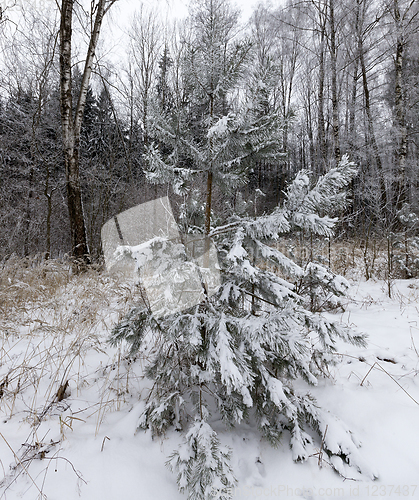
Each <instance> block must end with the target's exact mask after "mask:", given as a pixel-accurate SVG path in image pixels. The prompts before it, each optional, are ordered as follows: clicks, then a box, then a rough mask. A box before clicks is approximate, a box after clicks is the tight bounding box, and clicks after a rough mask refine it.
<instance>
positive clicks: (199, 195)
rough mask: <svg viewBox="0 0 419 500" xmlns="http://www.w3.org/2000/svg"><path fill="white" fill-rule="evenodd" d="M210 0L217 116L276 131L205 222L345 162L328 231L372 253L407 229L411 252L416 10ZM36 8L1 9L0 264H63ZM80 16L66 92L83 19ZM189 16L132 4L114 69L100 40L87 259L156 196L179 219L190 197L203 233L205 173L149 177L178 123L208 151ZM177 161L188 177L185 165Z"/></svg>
mask: <svg viewBox="0 0 419 500" xmlns="http://www.w3.org/2000/svg"><path fill="white" fill-rule="evenodd" d="M204 3H205V5H208V6H209V7H208V8H209V9H210V10H209V12H210V14H211V12H216V13H217V16H218V17H217V26H220V30H221V32H220V37H219V45H220V44H221V45H220V46H218V47H217V50H218V49H220V47H221V49H222V48H223V47H224V48H225V50H224V52H223V51H221V52H218V54H220V53H221V54H224V56H222V57H218V60H217V64H218V66H217V68H218V69H217V71H222V74H223V75H234V78H231V79H230V80H229V82H228V85H227V84H226V86H225V91H224V92H221V93H219V94H218V95H217V99H216V101H214V102H215V103H216V106H215V108H214V109H211V117H212V118H213V117H216V118H217V119H218V120H222V118H223V117H226V120H227V121H226V123H227V122H228V120H229V119H230V118H229V117H234V116H237V115H238V114H240V113H242V112H243V109H244V107H245V106H247V107H248V108H249V109H250V106H249V102H253V103H257V105H254V106H253V107H252V109H253V116H252V120H255V109H256V110H257V116H256V118H257V119H263V117H268V116H269V117H275V120H276V122H277V124H278V125H279V126H280V141H279V144H280V147H279V149H278V148H277V150H276V151H275V154H265V155H264V156H263V157H261V156H260V155H258V154H255V148H254V145H253V149H252V152H251V153H250V154H249V155H248V157H246V161H245V162H243V168H242V169H241V171H240V172H235V174H237V176H238V177H237V178H238V181H237V182H235V183H233V182H231V183H230V184H229V185H228V187H227V188H224V189H223V188H222V186H221V187H218V186H215V187H214V192H213V194H212V196H213V203H212V211H213V217H214V219H217V220H218V221H219V222H222V221H223V217H224V215H223V214H224V213H225V212H226V210H227V209H226V207H227V206H228V211H229V213H231V211H236V212H238V213H239V212H240V213H248V214H250V215H261V214H263V213H267V212H269V211H271V210H272V209H273V208H274V207H275V206H276V205H277V204H278V203H281V201H282V200H283V196H284V195H283V192H284V189H285V186H286V184H287V181H288V180H290V179H292V178H294V177H295V174H296V172H298V171H300V170H301V169H306V170H309V171H311V172H312V173H313V174H314V175H313V179H314V181H315V179H316V176H320V175H322V174H324V173H325V172H327V171H328V170H329V169H330V168H331V167H333V166H335V165H336V164H337V162H338V161H339V160H340V159H341V158H342V156H343V155H345V154H347V155H349V159H350V160H351V161H354V162H355V163H356V164H357V165H358V167H359V173H358V176H357V177H356V178H355V180H354V181H353V183H352V185H351V197H352V200H353V203H352V205H351V208H350V210H349V211H347V212H345V213H344V214H341V215H342V216H343V220H344V222H343V224H342V226H341V229H340V231H339V232H338V235H337V236H339V237H348V238H354V237H357V238H360V239H361V240H363V241H364V243H363V244H364V245H366V244H367V242H368V241H370V240H372V239H373V238H374V237H380V238H382V237H383V236H384V237H387V239H389V240H390V239H392V238H393V239H394V238H395V236H394V235H396V234H402V235H403V238H404V239H403V241H404V244H405V245H407V244H409V245H410V244H413V243H414V241H415V238H414V237H415V236H416V231H417V221H418V218H417V216H416V215H415V214H419V196H418V194H419V175H418V167H419V163H418V162H419V150H418V145H419V142H418V141H419V120H418V118H419V50H418V49H419V15H418V13H419V5H418V3H417V2H415V1H414V0H298V1H297V0H289V1H287V2H286V4H285V5H281V6H280V7H277V6H275V3H269V4H268V3H265V4H262V3H261V4H260V5H258V7H257V8H256V9H255V10H254V12H253V14H252V16H251V18H250V19H249V22H248V23H247V24H246V25H245V26H243V25H240V24H239V22H238V19H239V13H238V11H236V9H235V8H234V6H232V5H230V4H229V2H228V1H227V0H207V1H206V2H204ZM36 7H37V6H36V4H35V3H34V4H33V5H32V7H31V3H30V2H28V4H27V5H26V6H25V7H24V8H21V9H20V12H21V15H20V18H19V23H18V24H16V22H15V20H14V17H13V15H12V11H11V10H7V9H5V8H3V10H2V12H1V24H0V30H1V31H0V44H1V64H2V67H1V73H0V227H1V231H0V256H1V257H3V258H4V257H8V256H10V255H11V254H16V255H19V256H29V255H34V254H43V255H44V256H45V257H47V258H48V257H58V256H63V255H65V254H71V253H72V243H71V238H70V225H69V214H68V207H67V194H66V172H65V168H64V155H63V145H62V121H61V113H60V61H59V55H60V51H59V30H60V12H59V9H58V8H57V7H56V6H55V4H53V3H51V5H49V6H48V5H45V8H44V9H37V8H36ZM47 7H48V8H47ZM201 8H202V7H201ZM75 9H76V11H77V16H76V17H75V21H74V23H75V25H74V30H75V32H76V37H75V40H76V42H75V49H74V51H73V61H74V62H73V67H72V79H73V92H74V94H75V95H76V94H77V92H78V88H79V87H80V85H81V81H82V73H83V61H82V59H83V47H84V46H85V44H86V40H87V43H88V40H89V36H90V35H89V34H90V26H91V21H92V16H93V14H92V13H90V14H89V13H88V12H85V11H84V9H83V8H82V7H81V6H78V7H77V6H76V5H75ZM194 9H195V14H194ZM220 16H221V17H220ZM196 19H197V17H196V5H195V4H194V3H193V2H192V3H191V15H190V17H189V18H187V19H186V20H184V21H182V22H177V23H171V22H163V21H162V19H160V17H159V14H158V13H157V12H155V11H152V10H147V9H146V8H140V9H139V10H138V12H137V13H136V15H135V16H134V17H133V19H131V20H130V25H129V26H126V27H125V28H124V29H125V34H124V38H123V41H121V42H119V46H118V49H117V54H118V56H117V58H115V55H113V56H112V54H111V53H110V52H108V50H109V49H110V45H111V43H109V37H107V36H106V35H104V36H103V37H102V40H101V42H100V45H99V50H98V52H97V54H96V58H95V64H94V72H93V75H92V80H91V82H90V85H89V88H88V92H87V98H86V105H85V109H84V119H83V124H82V129H81V138H80V157H79V164H80V182H81V191H82V196H83V207H84V219H85V224H86V235H87V241H88V246H89V251H90V254H91V255H92V256H93V257H94V258H99V257H100V254H101V241H100V230H101V227H102V225H103V224H104V223H105V222H106V221H107V220H108V219H109V218H110V217H112V216H113V215H115V214H117V213H119V212H121V211H123V210H125V209H127V208H130V207H132V206H134V205H136V204H139V203H142V202H144V201H147V200H149V199H152V198H155V197H156V196H159V195H162V194H166V193H168V194H169V196H170V197H171V198H172V200H173V201H174V203H173V205H174V207H175V210H176V209H177V207H181V206H184V205H185V203H187V202H188V200H191V199H192V197H193V199H194V200H195V201H194V203H189V217H190V220H193V221H194V222H196V224H197V225H199V224H202V220H203V211H204V210H205V207H204V200H205V189H206V187H207V186H206V180H205V178H204V177H202V176H201V177H199V175H198V176H195V177H194V178H193V180H191V182H190V184H189V186H187V188H186V186H183V185H179V184H177V183H176V182H173V179H172V180H171V179H168V182H167V183H164V182H163V183H162V182H161V180H162V175H160V176H159V184H156V183H153V175H151V174H150V168H149V167H150V151H151V150H152V148H154V149H155V150H156V149H157V150H158V151H159V154H160V155H162V157H164V158H166V159H173V155H174V154H175V152H176V154H178V151H179V150H176V148H174V146H173V137H169V135H170V134H169V133H168V132H167V129H166V132H164V130H163V128H162V125H161V124H162V123H170V124H171V130H174V131H176V130H181V129H182V130H183V129H185V128H187V129H188V131H189V132H190V133H191V135H192V136H193V137H194V141H196V144H198V145H199V144H202V143H203V142H204V141H205V137H200V136H199V134H200V133H201V132H200V131H201V130H202V127H201V124H202V123H203V121H205V119H207V118H206V116H205V113H207V109H208V102H212V100H211V99H212V97H211V95H209V94H205V93H202V92H200V89H199V81H200V80H199V78H198V77H197V75H196V74H195V71H196V68H197V67H198V68H199V64H200V65H201V67H202V68H203V69H202V71H204V69H205V68H208V67H210V65H208V64H207V62H205V61H198V62H197V60H196V58H197V57H199V51H197V50H195V49H196V45H195V43H196V40H197V22H196ZM220 19H221V21H220ZM111 22H112V18H111V20H110V21H109V23H111ZM223 23H224V24H223ZM204 35H205V34H204V33H203V34H202V36H204ZM113 43H114V42H112V44H113ZM113 48H114V47H113ZM80 61H82V62H80ZM220 67H221V70H220ZM238 68H239V70H238ZM236 69H237V71H236ZM210 76H211V75H210ZM74 112H75V109H74ZM159 124H160V125H159ZM233 132H234V131H232V132H231V133H232V134H233ZM174 133H175V132H174ZM182 140H183V139H182ZM260 141H261V144H260V149H262V148H263V144H262V142H263V139H260ZM244 147H245V145H244ZM176 161H177V165H178V166H180V167H181V168H182V169H183V170H187V169H193V168H194V162H195V159H194V157H193V155H192V154H186V153H184V154H183V156H182V157H180V158H179V157H178V158H177V160H176ZM147 172H148V173H147ZM239 174H240V175H239ZM258 190H260V191H258ZM191 207H192V208H191ZM179 210H180V209H179ZM191 210H192V212H193V213H192V212H191ZM177 215H179V213H178V214H177ZM408 238H409V243H408ZM392 241H393V240H392ZM406 264H407V262H406ZM407 267H408V266H406V273H407V275H408V270H407ZM409 272H410V271H409Z"/></svg>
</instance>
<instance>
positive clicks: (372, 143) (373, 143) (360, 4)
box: [356, 0, 388, 215]
mask: <svg viewBox="0 0 419 500" xmlns="http://www.w3.org/2000/svg"><path fill="white" fill-rule="evenodd" d="M365 7H366V5H365V0H357V12H356V29H357V37H358V60H359V65H360V67H361V76H362V88H363V91H364V109H365V114H366V118H367V132H368V135H367V146H368V149H372V153H373V157H374V161H375V166H376V168H377V174H378V180H379V185H380V210H381V214H382V215H384V214H385V211H386V210H387V209H388V206H387V192H386V185H385V181H384V173H383V166H382V162H381V156H380V151H379V149H378V145H377V140H376V137H375V131H374V122H373V117H372V113H371V99H370V90H369V86H368V75H367V68H366V65H365V55H364V42H363V26H364V17H365Z"/></svg>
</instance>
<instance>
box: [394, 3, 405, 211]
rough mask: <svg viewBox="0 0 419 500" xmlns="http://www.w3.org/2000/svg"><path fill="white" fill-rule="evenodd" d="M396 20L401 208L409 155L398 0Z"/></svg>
mask: <svg viewBox="0 0 419 500" xmlns="http://www.w3.org/2000/svg"><path fill="white" fill-rule="evenodd" d="M393 7H394V20H395V23H396V30H397V42H396V54H395V58H394V66H395V80H396V81H395V89H394V101H395V102H394V103H395V110H396V127H397V151H396V164H397V180H396V189H395V193H394V194H395V196H396V208H397V209H398V210H400V209H401V208H402V206H403V204H404V203H406V202H407V190H406V157H407V128H406V106H405V102H404V96H403V88H402V82H403V55H404V48H405V41H404V37H403V27H402V20H401V15H400V9H399V2H398V0H394V5H393Z"/></svg>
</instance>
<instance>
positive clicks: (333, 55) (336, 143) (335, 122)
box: [329, 0, 341, 164]
mask: <svg viewBox="0 0 419 500" xmlns="http://www.w3.org/2000/svg"><path fill="white" fill-rule="evenodd" d="M329 25H330V66H331V73H332V74H331V84H332V85H331V87H332V88H331V91H332V127H333V153H334V157H335V162H336V164H337V163H339V161H340V157H341V154H340V140H339V99H338V89H337V50H338V49H337V45H336V26H335V0H329Z"/></svg>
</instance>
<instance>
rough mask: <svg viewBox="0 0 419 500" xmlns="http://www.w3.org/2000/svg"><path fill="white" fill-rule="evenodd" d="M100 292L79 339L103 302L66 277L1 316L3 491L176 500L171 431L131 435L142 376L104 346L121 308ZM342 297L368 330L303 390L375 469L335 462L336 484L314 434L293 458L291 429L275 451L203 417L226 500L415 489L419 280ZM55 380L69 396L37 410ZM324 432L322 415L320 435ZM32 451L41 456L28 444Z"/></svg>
mask: <svg viewBox="0 0 419 500" xmlns="http://www.w3.org/2000/svg"><path fill="white" fill-rule="evenodd" d="M103 286H104V287H105V288H106V286H108V285H107V284H106V282H104V285H103ZM108 288H109V286H108ZM108 288H106V290H105V291H106V293H107V295H106V297H105V295H104V296H103V303H102V306H101V307H99V309H100V310H98V312H97V314H98V316H97V317H98V319H97V320H96V322H94V323H92V324H91V326H90V327H88V328H87V327H85V328H84V330H83V332H84V334H83V335H84V336H81V334H80V333H78V332H79V331H78V330H77V328H78V326H77V325H81V324H84V325H87V324H88V321H89V319H88V317H89V316H88V311H89V310H91V308H92V307H93V306H92V304H96V306H97V301H100V300H101V299H100V297H99V295H97V294H96V295H95V293H96V292H94V293H93V292H92V295H91V296H90V297H88V298H87V299H83V301H81V300H79V299H78V296H77V290H75V289H74V288H72V287H71V284H70V285H67V286H66V287H64V288H63V289H62V290H61V292H60V293H61V295H59V296H57V297H55V298H54V300H52V299H51V301H50V303H49V306H48V307H49V309H48V308H47V309H45V310H41V309H39V307H37V308H35V307H32V306H31V304H30V303H28V304H27V306H26V313H25V314H26V316H25V318H26V319H25V320H18V319H17V320H16V323H15V327H14V328H12V327H13V325H11V324H8V325H6V324H5V323H4V322H1V321H0V328H1V331H0V335H1V336H0V347H1V357H0V385H1V383H2V382H4V380H5V376H6V374H8V373H9V381H8V384H6V385H5V386H4V388H3V390H4V393H3V397H2V398H0V433H1V435H0V471H1V472H2V473H3V475H4V476H5V479H4V481H3V483H2V486H1V487H0V498H1V499H2V500H3V499H5V500H18V499H19V500H21V499H23V500H34V499H38V498H48V499H49V500H76V499H80V498H81V499H82V500H83V499H84V500H115V499H124V500H134V499H136V500H137V499H141V500H143V499H144V500H151V499H153V500H154V499H155V500H177V499H182V498H186V497H185V496H184V495H181V494H180V493H179V492H178V489H177V485H176V478H175V476H174V475H173V474H172V473H170V471H169V470H168V469H167V467H166V466H165V461H166V460H167V457H168V456H169V455H170V454H171V453H172V451H173V450H175V449H176V448H177V447H178V445H179V443H180V442H181V436H180V435H179V434H178V433H177V432H175V431H170V432H169V433H168V435H167V436H166V437H164V438H161V439H159V440H154V441H153V440H152V439H151V436H150V434H149V432H143V431H141V430H139V431H137V426H138V420H139V417H140V415H141V413H142V411H143V408H144V403H143V401H144V399H145V397H146V395H147V382H146V381H145V380H144V379H142V378H141V369H142V362H141V360H140V359H138V360H136V361H134V362H133V363H128V361H127V360H126V359H125V357H124V354H125V353H124V352H123V351H120V350H118V349H116V348H111V347H110V346H109V345H108V344H106V342H105V341H106V338H107V337H108V335H109V327H110V326H111V325H112V324H114V323H115V321H116V320H117V317H118V314H117V312H116V310H117V309H118V307H120V304H119V305H118V307H117V306H116V305H115V304H116V302H118V301H117V300H116V299H115V300H113V299H112V294H111V292H112V290H110V289H109V290H108ZM351 294H352V300H351V301H350V302H349V303H348V306H347V310H346V312H345V313H344V314H342V316H341V317H340V318H341V319H342V320H343V321H345V322H348V323H350V324H351V325H353V326H356V327H357V328H358V329H359V330H361V331H363V332H366V333H367V334H368V335H369V340H368V347H367V348H366V349H362V348H358V347H355V346H351V345H347V344H345V343H343V342H342V343H341V342H338V344H337V345H338V354H337V355H336V361H337V364H336V365H335V366H334V367H332V369H331V378H330V379H320V380H319V383H318V385H317V387H313V388H312V390H311V392H312V394H313V396H314V397H315V398H316V399H317V401H318V403H319V405H320V406H321V407H322V408H325V409H327V410H328V411H330V412H331V414H334V415H337V416H338V417H339V418H340V419H341V420H342V421H343V422H344V423H345V425H346V426H347V428H348V429H350V430H351V431H352V433H353V434H348V436H347V441H346V442H342V443H341V447H342V448H344V449H347V448H348V447H351V446H352V443H353V442H355V443H357V442H358V441H359V442H361V443H362V446H361V447H360V448H359V449H357V452H358V453H359V454H360V455H361V457H362V461H363V463H365V465H366V468H367V469H369V470H370V471H371V474H370V475H373V474H377V475H378V476H379V478H378V479H377V480H375V481H372V480H371V479H370V478H369V477H368V474H366V475H365V476H364V477H360V475H359V474H358V472H357V471H356V470H354V468H351V467H349V466H346V465H344V466H343V468H342V474H344V475H345V476H347V478H348V479H347V480H344V479H343V478H342V477H340V476H338V475H337V474H336V473H334V472H333V471H332V469H331V467H330V466H329V465H328V463H327V460H326V458H327V457H325V456H324V455H322V454H321V449H320V448H321V446H320V443H316V444H315V446H317V453H316V454H315V455H314V456H312V457H309V458H308V460H307V461H306V462H304V463H301V464H296V463H294V462H293V461H292V452H291V450H290V449H289V446H288V442H289V436H284V444H283V445H282V446H280V447H279V448H277V449H273V448H271V447H270V445H269V444H268V443H265V442H263V441H261V439H260V436H259V434H258V432H257V429H256V427H255V426H254V425H249V424H246V423H242V424H241V425H240V427H238V428H236V429H235V430H233V431H231V430H230V431H227V430H226V429H225V428H224V426H223V424H222V423H221V422H220V421H219V420H216V419H215V416H213V417H212V420H211V421H210V423H211V426H212V427H213V428H214V429H215V430H216V432H217V433H218V435H219V438H220V440H221V443H222V445H224V446H229V447H230V448H231V449H232V451H233V455H232V466H233V470H234V473H235V475H236V477H237V479H238V485H237V488H236V489H234V491H233V492H232V493H233V498H234V499H237V500H245V499H260V498H270V499H275V498H287V499H292V498H296V499H297V498H298V499H301V498H303V499H311V500H328V499H331V498H334V499H335V498H336V499H346V500H352V499H354V498H360V499H369V498H374V497H379V498H388V499H392V498H419V459H418V456H419V454H418V450H419V428H418V425H419V354H418V352H419V280H409V281H396V282H395V283H394V286H393V298H392V299H389V298H388V297H387V296H386V285H385V284H384V283H383V282H374V281H369V282H360V283H355V284H352V287H351ZM89 308H90V309H89ZM59 318H61V321H62V322H61V323H60V327H59V328H61V331H59V332H58V326H57V324H58V323H57V322H58V319H59ZM63 318H64V319H63ZM335 319H339V318H337V317H336V316H335ZM6 330H7V331H6ZM25 363H26V364H25ZM23 366H24V367H25V370H23V369H22V367H23ZM56 374H60V377H59V378H57V377H56ZM237 375H238V374H237ZM18 377H20V381H21V386H20V387H18V386H17V382H18V381H17V378H18ZM54 377H55V378H54ZM61 377H65V378H68V380H69V389H70V392H69V395H68V397H67V398H65V399H63V400H62V401H60V402H56V403H54V404H53V405H51V406H50V407H49V408H47V411H46V412H45V415H44V416H42V415H41V410H42V409H43V408H44V409H45V408H46V406H45V405H46V403H47V402H48V401H51V399H52V396H53V395H54V394H55V392H56V390H57V388H58V386H59V384H60V382H61ZM13 391H14V393H13ZM278 396H279V394H278ZM36 415H38V418H36ZM333 432H334V419H333V417H330V422H329V426H328V429H327V431H326V430H325V439H329V438H330V439H331V438H332V437H333V436H332V433H333ZM328 433H329V434H328ZM31 447H32V448H31ZM37 447H38V448H37ZM42 449H44V450H46V454H45V456H43V458H42V459H41V456H42V455H38V456H37V455H36V453H34V452H36V451H37V450H38V452H41V451H42ZM25 450H26V451H28V450H29V451H31V450H32V452H33V453H32V455H31V454H30V453H29V454H26V455H25V454H24V452H25ZM17 457H19V458H17ZM30 457H35V458H33V459H30ZM19 460H20V461H21V463H19ZM16 465H18V467H17V468H16V470H15V471H14V472H13V471H12V469H11V467H15V466H16ZM22 466H23V467H24V470H23V468H22ZM352 479H357V480H356V481H354V480H352ZM0 481H1V477H0Z"/></svg>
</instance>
